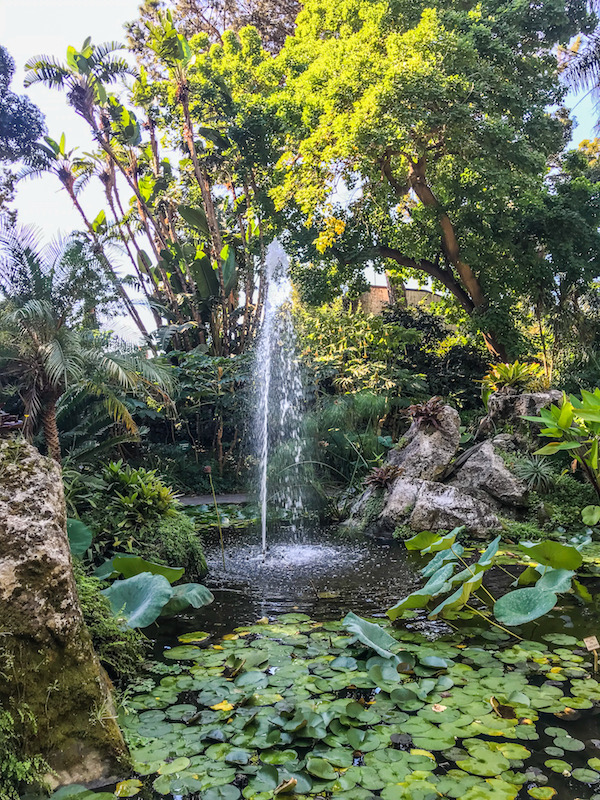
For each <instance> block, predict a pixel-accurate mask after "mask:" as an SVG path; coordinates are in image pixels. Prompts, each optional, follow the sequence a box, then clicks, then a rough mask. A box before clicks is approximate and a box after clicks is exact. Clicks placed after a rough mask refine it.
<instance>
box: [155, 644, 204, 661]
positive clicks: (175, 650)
mask: <svg viewBox="0 0 600 800" xmlns="http://www.w3.org/2000/svg"><path fill="white" fill-rule="evenodd" d="M201 653H202V650H200V648H199V647H194V645H189V644H186V645H181V647H171V648H170V650H165V651H164V652H163V656H164V657H165V658H168V659H170V660H171V661H189V660H190V659H194V658H197V657H198V656H199V655H200V654H201Z"/></svg>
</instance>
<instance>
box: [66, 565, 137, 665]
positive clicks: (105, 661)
mask: <svg viewBox="0 0 600 800" xmlns="http://www.w3.org/2000/svg"><path fill="white" fill-rule="evenodd" d="M73 570H74V573H75V581H76V583H77V593H78V595H79V602H80V604H81V610H82V611H83V618H84V619H85V623H86V625H87V627H88V630H89V632H90V635H91V637H92V642H93V644H94V650H95V651H96V653H97V655H98V658H99V659H100V662H101V664H102V666H103V667H104V668H105V669H106V671H107V672H108V673H109V675H110V677H111V678H113V680H119V679H125V678H126V679H130V678H131V677H132V676H134V675H135V674H136V673H137V672H139V670H140V667H141V665H142V662H143V661H144V657H145V653H146V647H147V643H148V640H147V639H146V637H145V636H143V635H142V634H141V633H140V632H139V631H136V630H132V629H131V628H122V627H121V626H120V625H119V623H118V622H117V619H116V617H115V616H114V615H113V613H112V611H111V608H110V603H109V602H108V600H107V598H106V597H104V595H102V594H100V590H101V589H102V588H103V584H102V581H99V580H98V578H94V577H92V576H90V575H86V574H85V573H84V571H83V567H82V566H81V564H80V563H79V562H77V561H75V562H74V563H73Z"/></svg>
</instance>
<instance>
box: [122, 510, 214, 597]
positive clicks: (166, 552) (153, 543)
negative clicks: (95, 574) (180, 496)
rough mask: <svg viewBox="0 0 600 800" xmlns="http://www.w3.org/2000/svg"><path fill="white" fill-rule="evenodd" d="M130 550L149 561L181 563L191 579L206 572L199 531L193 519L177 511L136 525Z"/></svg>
mask: <svg viewBox="0 0 600 800" xmlns="http://www.w3.org/2000/svg"><path fill="white" fill-rule="evenodd" d="M132 552H134V553H137V554H138V555H140V556H142V557H143V558H145V559H146V560H148V561H158V562H159V563H163V564H171V565H174V566H177V567H183V568H184V569H185V576H186V579H187V580H190V581H196V580H198V579H199V578H202V577H203V576H204V575H206V572H207V567H206V559H205V557H204V550H203V548H202V541H201V539H200V535H199V534H198V531H197V530H196V526H195V525H194V522H193V520H192V519H190V518H189V517H188V516H187V515H186V514H184V513H182V512H180V511H178V512H176V513H175V514H174V515H173V516H170V517H165V518H163V519H158V520H154V521H152V522H148V523H146V525H144V526H143V527H141V528H139V529H138V530H137V531H136V536H135V540H134V541H133V544H132Z"/></svg>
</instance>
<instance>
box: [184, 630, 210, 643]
mask: <svg viewBox="0 0 600 800" xmlns="http://www.w3.org/2000/svg"><path fill="white" fill-rule="evenodd" d="M210 636H211V634H210V633H206V632H205V631H192V632H191V633H182V634H181V636H178V637H177V639H178V641H180V642H181V644H204V642H207V641H208V640H209V639H210Z"/></svg>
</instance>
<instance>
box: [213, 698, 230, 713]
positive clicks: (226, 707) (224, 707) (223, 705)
mask: <svg viewBox="0 0 600 800" xmlns="http://www.w3.org/2000/svg"><path fill="white" fill-rule="evenodd" d="M211 708H212V710H213V711H231V710H232V709H233V706H232V705H231V703H228V702H227V700H221V702H220V703H217V705H216V706H211Z"/></svg>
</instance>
